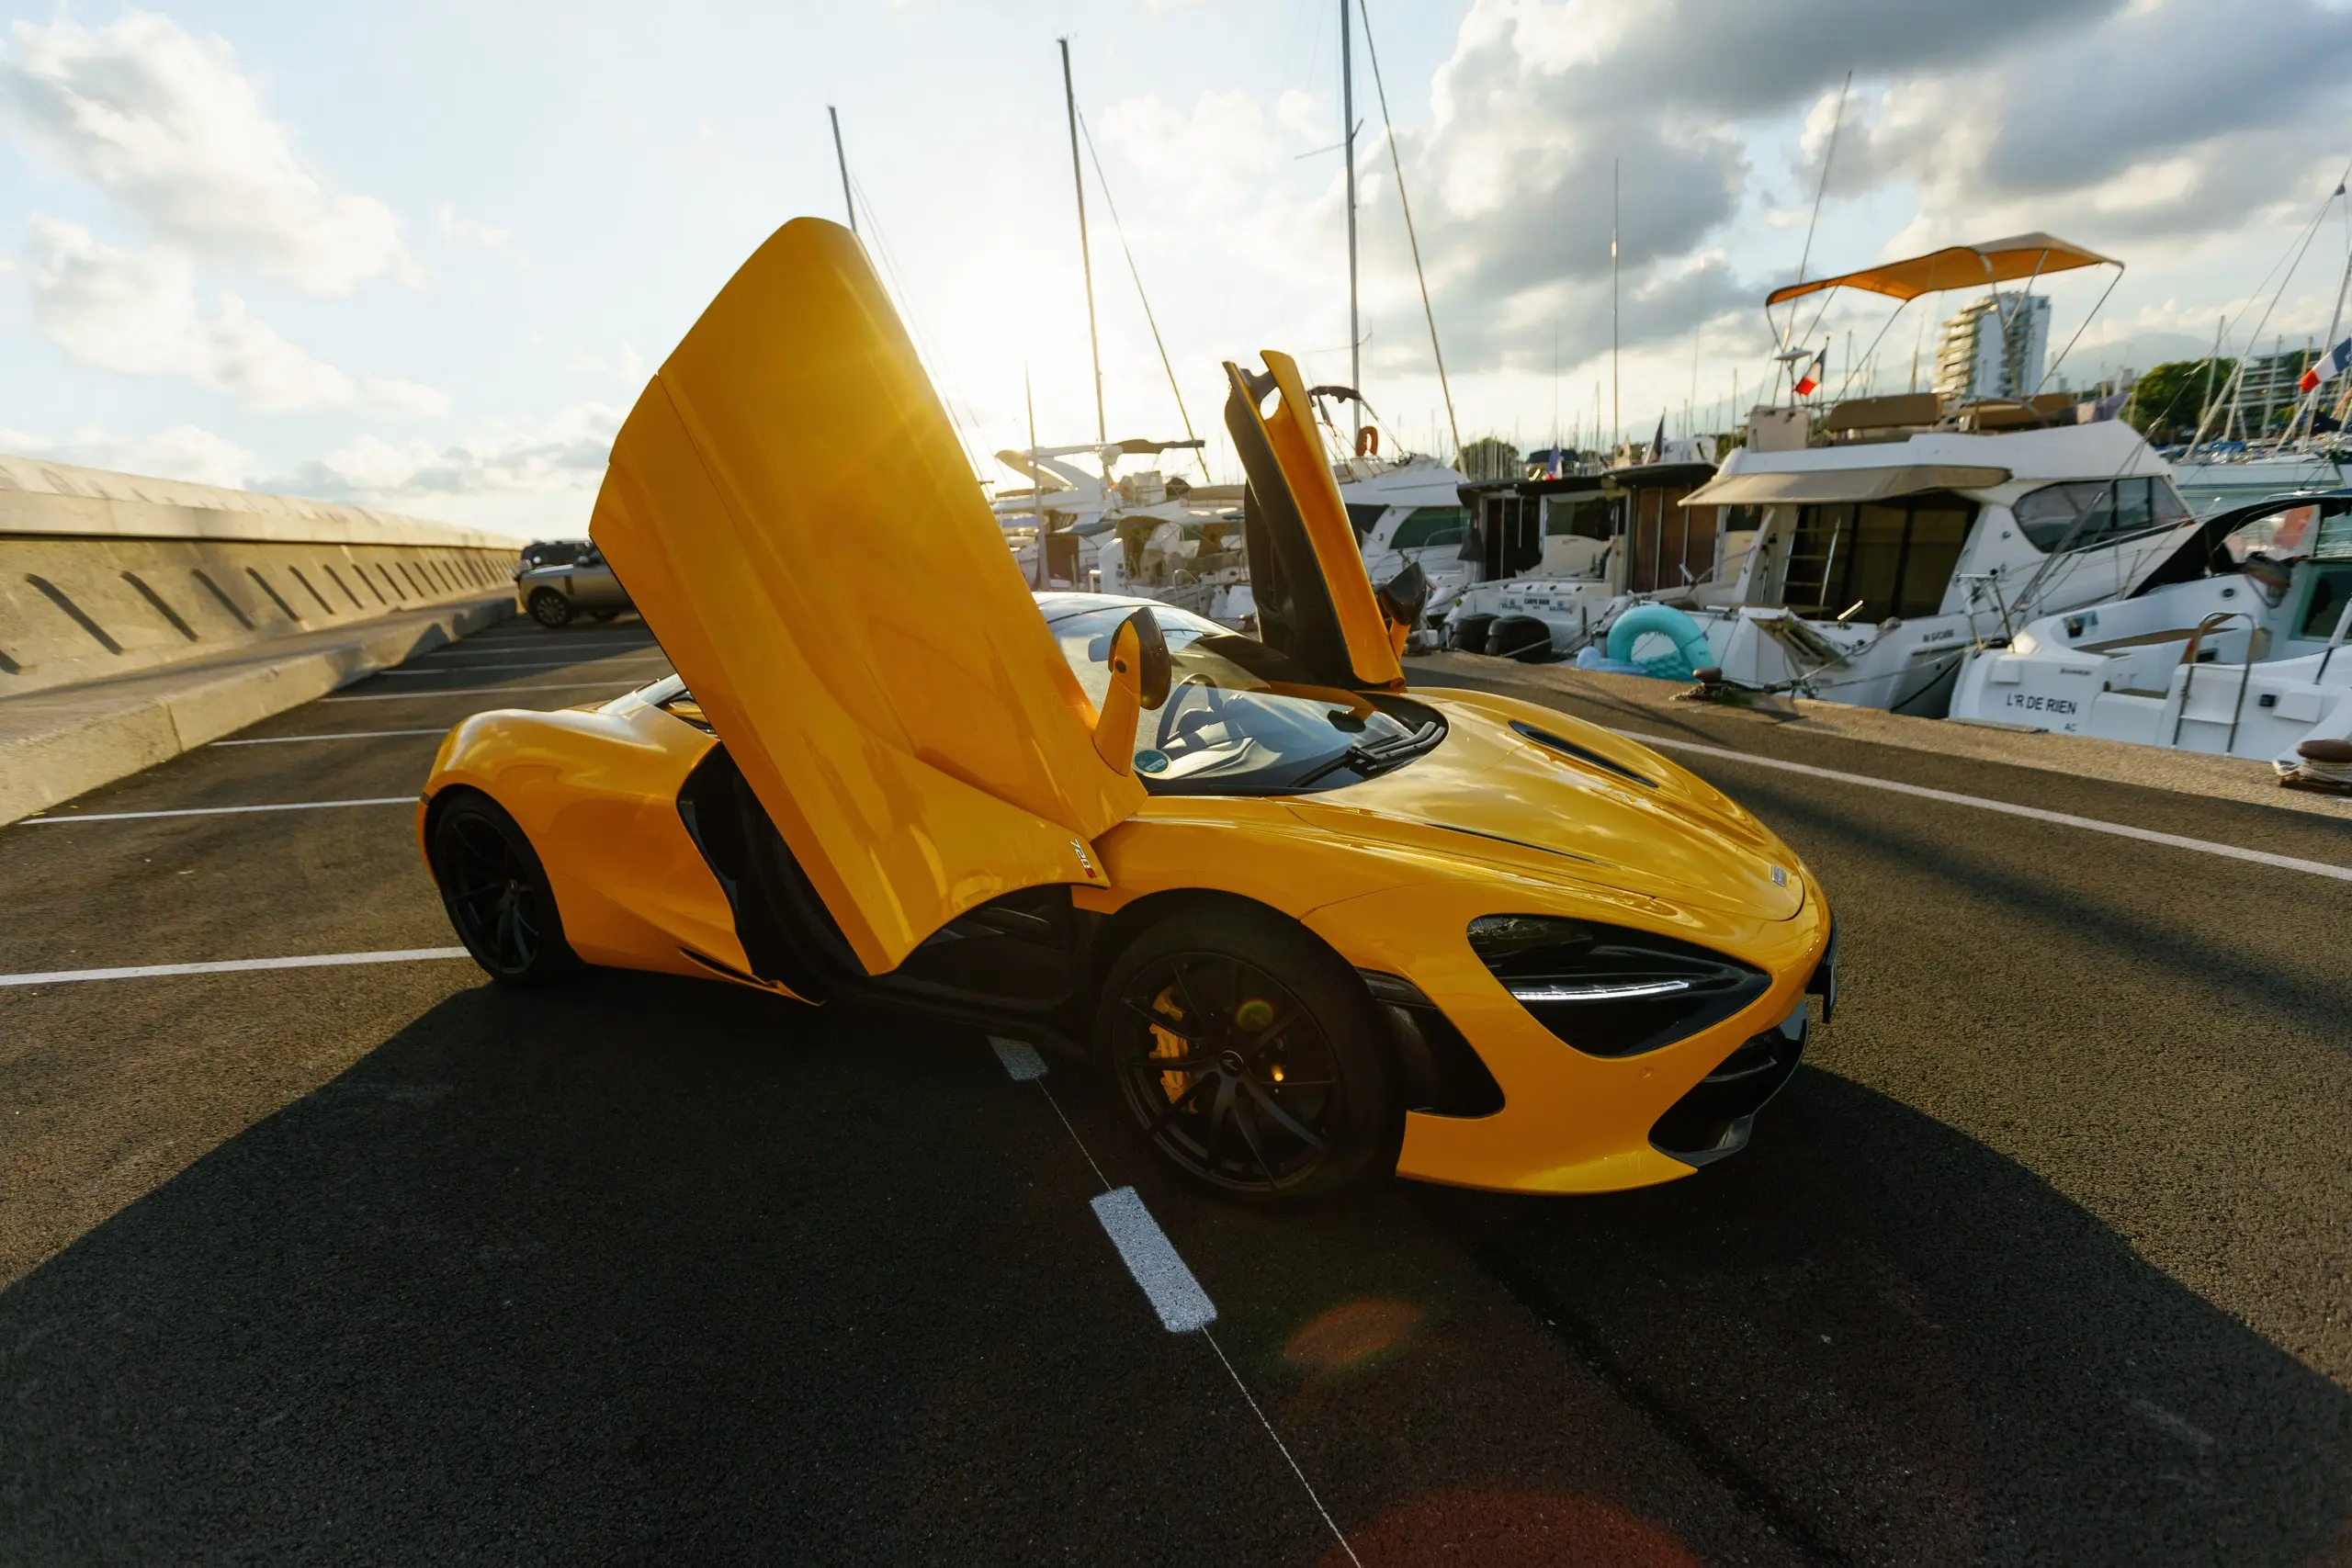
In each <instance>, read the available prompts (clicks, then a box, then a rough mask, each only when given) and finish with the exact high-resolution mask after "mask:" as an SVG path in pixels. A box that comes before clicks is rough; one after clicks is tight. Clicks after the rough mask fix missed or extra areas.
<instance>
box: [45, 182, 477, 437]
mask: <svg viewBox="0 0 2352 1568" xmlns="http://www.w3.org/2000/svg"><path fill="white" fill-rule="evenodd" d="M25 273H26V277H27V279H28V281H29V282H30V283H31V285H32V290H33V319H34V320H35V321H38V322H39V323H40V328H41V331H42V332H43V333H46V334H47V335H48V336H49V338H50V341H51V342H52V343H55V344H57V345H58V346H59V347H61V348H62V349H64V350H65V352H66V353H68V354H70V355H73V356H74V358H75V359H78V360H80V361H81V362H82V363H84V364H85V365H95V366H97V367H100V368H102V369H107V370H119V371H121V372H123V373H124V374H126V375H132V376H184V377H186V378H188V379H189V380H192V381H195V382H197V383H198V385H200V386H206V387H211V388H214V389H218V390H220V391H224V392H227V393H229V394H231V395H232V396H233V397H235V398H237V399H238V400H241V401H242V402H243V403H245V404H246V405H247V406H249V407H252V408H256V409H263V410H270V411H283V410H290V409H309V408H347V407H357V406H366V407H375V408H380V409H382V410H384V411H386V412H399V413H406V414H424V415H435V414H440V413H445V412H447V411H448V407H449V400H448V398H447V396H446V395H444V394H443V393H441V392H439V391H436V390H435V389H433V388H431V387H426V386H422V385H420V384H418V383H416V382H413V381H401V380H387V379H379V378H372V377H371V378H367V379H365V380H355V379H354V378H352V377H351V376H349V375H347V374H345V372H343V371H341V370H338V369H336V368H335V367H334V366H332V365H328V364H326V363H324V362H323V361H322V360H320V359H317V358H315V357H313V356H312V355H311V353H310V352H309V351H308V350H306V349H304V348H302V347H301V346H300V344H294V343H291V342H289V341H288V340H287V339H286V338H284V337H282V336H280V335H279V334H278V333H277V330H276V329H275V328H273V327H271V326H270V325H269V324H268V323H267V322H266V321H260V320H258V319H257V318H255V317H254V316H252V315H249V314H248V313H247V312H246V310H245V304H244V301H243V299H239V298H238V297H237V296H236V295H234V294H227V293H224V294H222V295H221V296H220V303H219V308H218V309H217V310H214V311H213V312H212V313H211V314H209V315H208V314H206V313H205V312H204V311H203V310H202V309H201V308H200V307H199V306H198V302H197V298H196V267H195V264H194V263H193V261H191V260H190V258H189V257H188V256H187V254H186V253H184V252H181V251H177V250H174V249H171V248H169V247H166V246H160V245H159V246H153V247H150V248H148V249H146V250H141V251H124V250H117V249H115V248H114V247H113V246H111V245H107V244H104V243H100V242H99V241H98V240H97V239H96V238H95V237H94V236H93V235H92V234H91V233H90V232H89V231H87V230H85V229H84V228H82V227H80V226H79V225H78V224H74V223H67V222H63V221H61V220H57V219H54V218H44V217H35V218H34V219H33V220H32V244H31V251H30V257H29V260H28V263H27V265H26V267H25Z"/></svg>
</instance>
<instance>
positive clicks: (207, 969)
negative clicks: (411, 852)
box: [0, 947, 467, 987]
mask: <svg viewBox="0 0 2352 1568" xmlns="http://www.w3.org/2000/svg"><path fill="white" fill-rule="evenodd" d="M465 956H467V953H466V950H465V949H464V948H462V947H403V948H390V949H386V950H384V951H382V952H379V953H310V954H308V955H306V956H304V957H300V958H231V959H225V960H222V961H221V962H220V963H217V964H133V965H131V966H130V967H128V968H122V969H52V970H51V971H50V972H49V973H47V974H45V975H0V987H5V986H66V985H75V984H79V983H80V982H82V981H85V980H153V979H160V978H162V977H164V976H172V975H234V974H239V973H242V972H243V971H245V970H248V969H333V968H337V967H340V966H341V965H343V964H418V963H423V962H425V961H427V960H430V959H435V958H463V957H465Z"/></svg>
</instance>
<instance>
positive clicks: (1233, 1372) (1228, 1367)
mask: <svg viewBox="0 0 2352 1568" xmlns="http://www.w3.org/2000/svg"><path fill="white" fill-rule="evenodd" d="M988 1039H989V1049H991V1050H993V1051H994V1052H995V1053H996V1059H997V1060H998V1061H999V1062H1001V1064H1003V1066H1004V1071H1005V1076H1006V1077H1010V1078H1012V1080H1013V1081H1014V1082H1015V1083H1034V1084H1035V1085H1036V1086H1037V1089H1038V1092H1040V1093H1041V1094H1043V1095H1044V1096H1045V1097H1046V1104H1048V1105H1050V1106H1052V1107H1053V1108H1054V1114H1055V1115H1056V1116H1058V1117H1060V1118H1061V1123H1062V1129H1063V1130H1064V1131H1065V1132H1067V1133H1069V1141H1070V1142H1071V1143H1073V1144H1076V1145H1078V1152H1079V1154H1080V1156H1083V1157H1084V1158H1085V1160H1086V1164H1087V1167H1088V1168H1089V1169H1091V1170H1092V1171H1093V1172H1094V1179H1095V1180H1097V1181H1100V1182H1102V1183H1103V1192H1102V1194H1101V1195H1100V1196H1098V1197H1096V1198H1094V1199H1092V1200H1091V1202H1092V1205H1093V1209H1094V1217H1095V1219H1096V1220H1097V1221H1099V1222H1100V1223H1101V1224H1102V1226H1103V1233H1104V1234H1105V1235H1108V1236H1109V1237H1110V1238H1111V1245H1112V1246H1113V1247H1116V1248H1117V1249H1118V1253H1119V1258H1120V1261H1121V1262H1123V1263H1125V1265H1126V1266H1127V1273H1128V1274H1129V1275H1130V1276H1131V1277H1132V1278H1133V1279H1134V1280H1135V1282H1136V1284H1138V1285H1140V1286H1142V1287H1143V1293H1144V1295H1145V1297H1146V1299H1148V1301H1149V1302H1150V1303H1151V1305H1152V1310H1153V1311H1155V1312H1157V1313H1158V1314H1159V1321H1160V1323H1161V1325H1163V1326H1165V1327H1166V1328H1167V1329H1168V1331H1169V1332H1170V1333H1171V1334H1184V1333H1191V1332H1198V1333H1199V1335H1200V1337H1202V1338H1203V1339H1205V1340H1207V1341H1208V1347H1209V1348H1210V1349H1212V1350H1214V1351H1216V1359H1217V1361H1218V1364H1219V1365H1221V1366H1223V1367H1224V1368H1225V1375H1226V1376H1227V1377H1229V1378H1231V1379H1232V1380H1233V1386H1234V1388H1235V1389H1236V1390H1238V1392H1239V1393H1240V1394H1241V1399H1242V1403H1243V1404H1247V1405H1249V1406H1250V1414H1251V1415H1252V1416H1256V1417H1257V1418H1258V1425H1259V1426H1261V1427H1264V1428H1265V1429H1266V1436H1267V1438H1270V1439H1271V1440H1272V1443H1273V1445H1274V1451H1275V1452H1277V1453H1279V1454H1281V1455H1282V1456H1283V1463H1284V1464H1287V1465H1288V1466H1290V1472H1291V1473H1292V1474H1293V1475H1295V1476H1296V1477H1298V1487H1299V1490H1300V1491H1302V1492H1304V1493H1306V1500H1307V1502H1308V1503H1310V1504H1312V1505H1313V1506H1314V1508H1315V1512H1316V1514H1317V1517H1320V1518H1321V1519H1322V1521H1323V1525H1324V1528H1325V1529H1329V1531H1330V1532H1331V1539H1332V1540H1336V1541H1338V1542H1339V1543H1340V1551H1344V1552H1346V1553H1347V1554H1348V1561H1349V1562H1352V1563H1354V1564H1355V1565H1356V1568H1363V1559H1361V1558H1359V1557H1358V1556H1357V1555H1356V1549H1355V1548H1354V1547H1353V1546H1352V1545H1351V1544H1350V1543H1349V1541H1348V1535H1347V1532H1346V1531H1345V1530H1343V1529H1340V1521H1339V1520H1337V1519H1335V1518H1333V1517H1331V1510H1330V1509H1329V1508H1327V1507H1325V1506H1323V1499H1322V1497H1321V1496H1319V1495H1317V1493H1316V1490H1315V1483H1313V1482H1311V1481H1309V1480H1307V1479H1306V1471H1304V1470H1302V1469H1301V1468H1299V1463H1298V1461H1297V1459H1296V1458H1295V1457H1294V1456H1293V1455H1292V1453H1291V1451H1290V1445H1289V1444H1288V1443H1285V1442H1283V1435H1282V1434H1281V1433H1280V1432H1277V1431H1276V1430H1274V1424H1273V1422H1272V1421H1270V1420H1268V1419H1267V1418H1266V1412H1265V1410H1264V1408H1263V1407H1262V1406H1261V1405H1260V1404H1259V1403H1258V1396H1257V1395H1256V1394H1254V1393H1250V1384H1249V1383H1248V1382H1246V1381H1244V1380H1243V1378H1242V1376H1241V1372H1240V1370H1239V1369H1238V1368H1237V1367H1236V1366H1234V1364H1233V1358H1232V1357H1230V1356H1228V1355H1227V1354H1226V1353H1225V1347H1224V1346H1222V1345H1220V1344H1218V1343H1217V1342H1216V1335H1215V1334H1212V1333H1211V1332H1209V1325H1210V1324H1212V1323H1214V1322H1216V1303H1213V1302H1211V1301H1210V1300H1209V1296H1208V1292H1206V1291H1204V1290H1202V1289H1201V1282H1200V1281H1199V1280H1196V1279H1194V1278H1193V1270H1192V1269H1191V1268H1190V1267H1188V1266H1187V1265H1186V1264H1185V1262H1184V1258H1183V1255H1182V1254H1181V1253H1179V1252H1178V1251H1177V1250H1176V1245H1175V1243H1173V1242H1171V1241H1170V1240H1169V1239H1168V1233H1167V1232H1166V1231H1163V1230H1161V1229H1160V1228H1159V1221H1158V1220H1155V1219H1153V1218H1152V1217H1151V1211H1150V1210H1149V1209H1148V1208H1146V1207H1145V1206H1144V1201H1143V1196H1142V1194H1140V1193H1138V1192H1137V1191H1136V1190H1135V1189H1134V1188H1132V1187H1121V1188H1116V1189H1114V1188H1113V1187H1112V1186H1111V1183H1110V1181H1109V1180H1108V1179H1105V1178H1104V1176H1103V1168H1102V1167H1101V1166H1099V1165H1096V1164H1095V1163H1094V1154H1093V1151H1092V1150H1091V1149H1089V1148H1088V1147H1087V1146H1086V1140H1085V1139H1083V1138H1081V1137H1080V1136H1079V1135H1078V1129H1077V1128H1076V1127H1074V1126H1071V1125H1070V1120H1069V1117H1068V1116H1066V1115H1063V1113H1062V1107H1061V1102H1060V1101H1059V1100H1056V1099H1055V1098H1054V1091H1053V1090H1052V1089H1047V1088H1046V1059H1045V1057H1043V1056H1042V1055H1038V1053H1037V1048H1036V1047H1035V1046H1034V1045H1031V1044H1029V1043H1026V1042H1024V1041H1020V1040H1007V1039H1004V1038H1002V1037H1001V1036H999V1035H994V1034H991V1035H989V1037H988Z"/></svg>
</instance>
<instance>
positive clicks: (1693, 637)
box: [1609, 604, 1713, 681]
mask: <svg viewBox="0 0 2352 1568" xmlns="http://www.w3.org/2000/svg"><path fill="white" fill-rule="evenodd" d="M1649 632H1656V633H1657V634H1658V635H1659V636H1661V637H1667V638H1668V639H1670V640H1671V641H1672V642H1673V644H1674V651H1673V652H1671V653H1661V654H1657V655H1656V656H1654V657H1652V658H1649V659H1636V658H1634V644H1635V643H1637V642H1639V641H1640V640H1641V639H1642V637H1643V636H1644V634H1645V633H1649ZM1609 657H1610V658H1611V659H1612V660H1616V661H1617V662H1618V663H1620V664H1630V665H1632V666H1633V667H1634V669H1636V670H1639V671H1641V672H1642V673H1643V674H1645V675H1650V676H1655V677H1656V678H1657V679H1658V680H1661V681H1688V680H1689V679H1691V673H1692V671H1696V670H1698V669H1699V668H1700V667H1701V666H1702V665H1706V664H1711V663H1713V659H1712V658H1711V657H1710V656H1709V655H1708V652H1707V634H1706V633H1704V632H1702V631H1701V630H1700V629H1699V623H1698V622H1696V621H1694V620H1692V619H1691V617H1690V616H1688V615H1684V614H1683V613H1682V612H1681V611H1679V610H1678V609H1676V608H1674V607H1673V606H1672V605H1670V604H1636V605H1634V607H1633V608H1632V609H1630V610H1627V611H1626V612H1625V613H1624V614H1623V615H1619V616H1618V617H1617V618H1616V620H1614V621H1612V622H1611V623H1610V626H1609Z"/></svg>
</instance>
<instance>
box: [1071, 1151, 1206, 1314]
mask: <svg viewBox="0 0 2352 1568" xmlns="http://www.w3.org/2000/svg"><path fill="white" fill-rule="evenodd" d="M1094 1217H1095V1218H1096V1219H1098V1220H1100V1221H1102V1222H1103V1234H1104V1235H1107V1236H1109V1237H1110V1238H1111V1245H1112V1246H1113V1247H1117V1248H1118V1249H1119V1261H1120V1262H1122V1263H1124V1264H1125V1265H1126V1266H1127V1272H1128V1273H1129V1274H1132V1275H1133V1276H1135V1281H1136V1284H1137V1285H1139V1286H1141V1287H1142V1288H1143V1293H1144V1298H1145V1299H1146V1300H1147V1301H1148V1302H1150V1303H1151V1310H1152V1311H1154V1312H1156V1313H1158V1314H1159V1326H1160V1327H1162V1328H1165V1329H1166V1330H1168V1332H1169V1333H1170V1334H1190V1333H1192V1332H1193V1330H1194V1329H1196V1328H1206V1327H1207V1326H1208V1325H1210V1324H1212V1323H1215V1322H1216V1303H1215V1302H1212V1301H1210V1300H1209V1293H1208V1292H1206V1291H1204V1290H1203V1289H1201V1282H1200V1281H1199V1280H1195V1279H1194V1278H1193V1271H1192V1270H1191V1269H1187V1268H1186V1267H1184V1259H1183V1258H1182V1255H1180V1254H1179V1253H1178V1252H1177V1250H1176V1246H1175V1244H1174V1243H1173V1242H1171V1241H1170V1240H1169V1239H1168V1233H1167V1232H1166V1231H1164V1230H1161V1229H1160V1228H1159V1221H1158V1220H1155V1219H1153V1218H1152V1217H1151V1211H1150V1210H1149V1209H1148V1208H1146V1207H1144V1201H1143V1195H1142V1194H1141V1193H1139V1192H1137V1191H1136V1190H1135V1189H1134V1188H1132V1187H1117V1188H1114V1189H1112V1190H1110V1191H1108V1192H1103V1193H1099V1194H1097V1195H1096V1197H1095V1198H1094Z"/></svg>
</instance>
